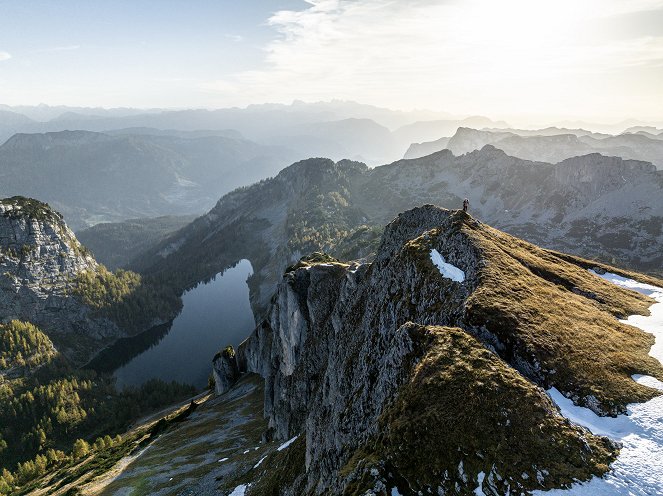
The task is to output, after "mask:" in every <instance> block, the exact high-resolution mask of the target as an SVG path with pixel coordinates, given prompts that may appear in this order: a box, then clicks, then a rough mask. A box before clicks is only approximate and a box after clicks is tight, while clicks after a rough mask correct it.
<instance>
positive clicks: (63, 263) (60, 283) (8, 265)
mask: <svg viewBox="0 0 663 496" xmlns="http://www.w3.org/2000/svg"><path fill="white" fill-rule="evenodd" d="M97 269H98V265H97V263H96V262H95V260H94V259H93V258H92V256H91V255H89V254H88V253H87V251H86V250H85V248H84V247H83V246H82V245H81V244H80V243H79V242H78V241H77V239H76V237H75V236H74V234H73V233H72V232H71V230H70V229H69V228H68V227H67V226H66V224H65V223H64V221H63V220H62V216H61V215H60V214H58V213H57V212H55V211H53V210H51V209H50V207H49V206H48V205H46V204H44V203H41V202H39V201H36V200H31V199H27V198H22V197H14V198H8V199H4V200H0V320H1V321H2V322H9V321H11V320H13V319H17V320H23V321H29V322H32V323H34V324H35V325H37V326H39V327H40V328H41V329H43V330H44V331H45V332H46V333H47V334H48V335H49V337H50V338H51V339H53V341H54V342H55V343H56V346H57V345H58V344H64V343H65V342H66V343H67V345H65V346H64V349H63V350H61V351H63V352H65V353H66V352H67V350H68V349H69V350H70V349H72V348H76V347H77V346H78V345H83V343H84V342H87V341H90V340H92V341H97V342H104V341H108V340H110V339H113V338H116V337H118V336H121V335H122V334H123V333H122V332H121V330H120V329H119V328H118V327H117V325H116V324H114V323H113V322H111V321H110V320H108V319H102V318H93V316H92V312H91V310H90V309H89V308H88V307H87V306H85V305H83V304H82V303H81V302H80V301H79V300H78V299H77V298H73V297H72V296H71V291H72V289H73V287H74V285H73V280H74V278H75V277H76V275H77V274H79V273H81V272H83V271H96V270H97Z"/></svg>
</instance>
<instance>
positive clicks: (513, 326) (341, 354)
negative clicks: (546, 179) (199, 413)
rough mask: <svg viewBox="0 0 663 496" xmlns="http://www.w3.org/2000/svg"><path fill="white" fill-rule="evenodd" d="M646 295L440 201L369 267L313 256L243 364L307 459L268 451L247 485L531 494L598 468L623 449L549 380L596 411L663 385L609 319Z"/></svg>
mask: <svg viewBox="0 0 663 496" xmlns="http://www.w3.org/2000/svg"><path fill="white" fill-rule="evenodd" d="M452 269H454V270H455V271H462V272H461V273H462V277H460V278H458V279H457V280H454V279H451V278H449V276H448V274H449V271H450V270H452ZM645 279H646V278H645ZM657 282H658V283H659V284H660V281H657ZM652 303H653V300H652V299H650V298H648V297H646V296H643V295H640V294H638V293H635V292H632V291H629V290H626V289H622V288H619V287H616V286H614V285H612V284H610V283H608V282H606V281H604V280H603V279H601V278H599V277H596V276H594V275H592V274H591V273H590V272H588V270H587V267H586V265H585V262H583V261H582V260H579V259H574V258H573V257H569V256H565V255H561V254H557V253H554V252H549V251H546V250H542V249H540V248H538V247H536V246H534V245H531V244H529V243H526V242H524V241H521V240H519V239H517V238H514V237H512V236H509V235H507V234H505V233H502V232H500V231H497V230H495V229H493V228H490V227H488V226H487V225H485V224H482V223H480V222H478V221H475V220H474V219H472V218H470V217H469V216H467V215H465V214H464V213H463V212H458V211H455V212H452V211H446V210H443V209H440V208H437V207H433V206H430V205H427V206H424V207H421V208H416V209H413V210H411V211H408V212H405V213H403V214H401V215H399V216H398V217H397V218H396V219H395V220H394V221H393V222H392V223H391V224H390V225H389V226H387V228H386V229H385V232H384V235H383V237H382V241H381V244H380V247H379V249H378V250H377V254H376V257H375V261H374V262H372V263H370V264H362V265H357V264H356V263H353V264H348V263H343V262H339V261H336V260H333V259H330V258H328V257H327V258H325V257H320V256H317V257H313V258H304V259H302V261H301V262H300V263H299V264H297V265H295V266H293V267H292V268H290V269H289V270H288V271H287V272H286V274H285V276H284V278H283V281H282V282H281V283H280V284H279V285H278V289H277V293H276V295H275V297H274V298H273V299H272V304H271V307H270V310H269V312H268V314H267V317H266V318H265V320H264V321H263V322H262V323H261V324H260V325H259V326H258V327H257V328H256V330H255V331H254V332H253V333H252V335H251V336H250V337H249V338H248V339H247V340H246V341H245V342H244V343H243V344H242V345H241V346H240V348H239V350H238V352H237V354H236V355H235V357H236V360H237V365H238V367H239V369H240V370H243V371H248V372H255V373H259V374H260V375H261V376H263V377H264V378H265V413H266V415H267V418H268V420H269V428H270V429H271V432H272V433H273V435H274V436H275V437H276V438H277V439H281V440H286V439H294V438H295V437H296V439H297V443H298V444H299V446H298V448H297V449H298V450H300V449H303V450H304V452H305V456H302V460H303V459H305V460H306V463H305V464H304V463H301V462H300V463H301V464H300V463H297V464H288V463H286V464H283V461H282V460H281V462H280V463H277V461H278V456H279V455H275V456H276V457H277V458H274V457H272V458H269V457H268V458H267V459H266V460H265V464H264V468H262V469H261V470H258V471H257V473H256V471H255V470H254V471H252V472H250V473H248V474H247V478H246V479H245V483H249V482H250V485H248V486H247V487H246V494H248V495H253V494H325V493H331V494H365V492H366V491H367V490H372V491H374V493H375V494H389V493H390V488H393V487H395V488H398V491H399V492H400V493H401V494H417V493H418V492H419V491H420V492H422V493H424V494H426V493H428V492H436V491H437V492H442V493H446V492H450V491H453V492H456V493H459V494H471V493H473V492H475V491H483V492H484V493H486V494H507V493H509V492H511V493H516V494H520V493H523V492H524V493H529V492H530V491H532V490H534V489H542V488H546V489H550V488H553V487H567V486H569V485H570V484H571V483H573V482H574V481H576V480H580V481H584V480H588V479H589V478H591V476H592V475H598V476H601V475H602V474H604V473H605V472H606V471H607V470H608V464H610V463H611V462H612V461H614V459H615V456H616V454H617V452H618V446H616V445H614V444H613V443H611V442H610V441H608V440H606V439H605V438H600V437H597V436H593V435H591V434H590V433H589V432H588V431H585V430H583V429H581V428H579V427H577V426H574V425H573V424H571V423H569V422H568V421H567V420H566V419H564V418H563V417H562V416H561V415H560V413H559V411H558V410H557V409H556V407H555V406H554V404H553V403H552V402H551V400H550V398H549V397H548V396H547V395H546V394H545V393H544V392H543V390H542V389H541V388H540V387H544V388H546V389H548V388H551V387H555V388H557V389H558V390H560V391H562V392H563V393H564V394H565V395H566V396H568V397H570V398H572V399H573V400H574V401H575V402H576V403H578V404H581V405H584V406H586V407H589V408H591V409H593V410H595V411H596V412H598V413H600V414H601V415H605V414H615V413H620V412H624V411H625V406H626V404H627V403H631V402H636V401H637V402H641V401H646V400H649V399H651V398H653V397H655V396H656V395H658V394H660V393H659V392H658V391H657V390H655V389H652V388H649V387H646V386H644V385H641V384H638V383H636V382H635V381H633V380H632V379H631V375H632V374H649V375H652V376H655V377H657V378H659V379H661V378H663V366H662V365H661V363H659V362H658V361H657V360H656V359H654V358H653V357H651V356H649V355H648V351H649V348H650V347H651V345H652V344H653V342H654V338H653V336H652V335H650V334H647V333H644V332H642V331H641V330H639V329H636V328H633V327H630V326H628V325H625V324H623V323H621V322H619V321H618V320H617V319H616V318H615V317H623V316H625V315H626V314H629V313H645V312H646V311H647V308H648V307H649V306H650V305H651V304H652ZM235 357H232V356H226V357H225V358H222V360H234V359H235ZM289 449H291V450H294V449H295V448H294V445H293V447H292V448H289ZM292 463H295V462H294V460H293V462H292ZM438 488H439V489H438ZM268 489H269V490H268ZM392 494H394V493H392Z"/></svg>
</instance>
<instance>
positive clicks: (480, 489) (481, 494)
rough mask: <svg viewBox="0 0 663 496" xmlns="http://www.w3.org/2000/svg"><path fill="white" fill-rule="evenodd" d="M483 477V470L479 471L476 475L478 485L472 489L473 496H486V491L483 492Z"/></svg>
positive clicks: (484, 475)
mask: <svg viewBox="0 0 663 496" xmlns="http://www.w3.org/2000/svg"><path fill="white" fill-rule="evenodd" d="M485 477H486V474H485V473H484V472H479V475H478V476H477V482H478V483H479V485H478V486H477V488H476V489H475V490H474V495H475V496H486V493H484V492H483V480H484V479H485Z"/></svg>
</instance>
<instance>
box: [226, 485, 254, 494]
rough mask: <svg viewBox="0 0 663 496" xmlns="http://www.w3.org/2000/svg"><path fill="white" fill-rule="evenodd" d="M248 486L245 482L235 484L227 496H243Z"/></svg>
mask: <svg viewBox="0 0 663 496" xmlns="http://www.w3.org/2000/svg"><path fill="white" fill-rule="evenodd" d="M248 487H249V486H248V485H246V484H242V485H241V486H237V487H236V488H235V489H233V492H231V493H230V494H229V495H228V496H244V495H245V494H246V489H247V488H248Z"/></svg>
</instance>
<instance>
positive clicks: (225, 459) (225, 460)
mask: <svg viewBox="0 0 663 496" xmlns="http://www.w3.org/2000/svg"><path fill="white" fill-rule="evenodd" d="M227 461H228V458H221V459H220V460H219V463H223V462H227Z"/></svg>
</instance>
